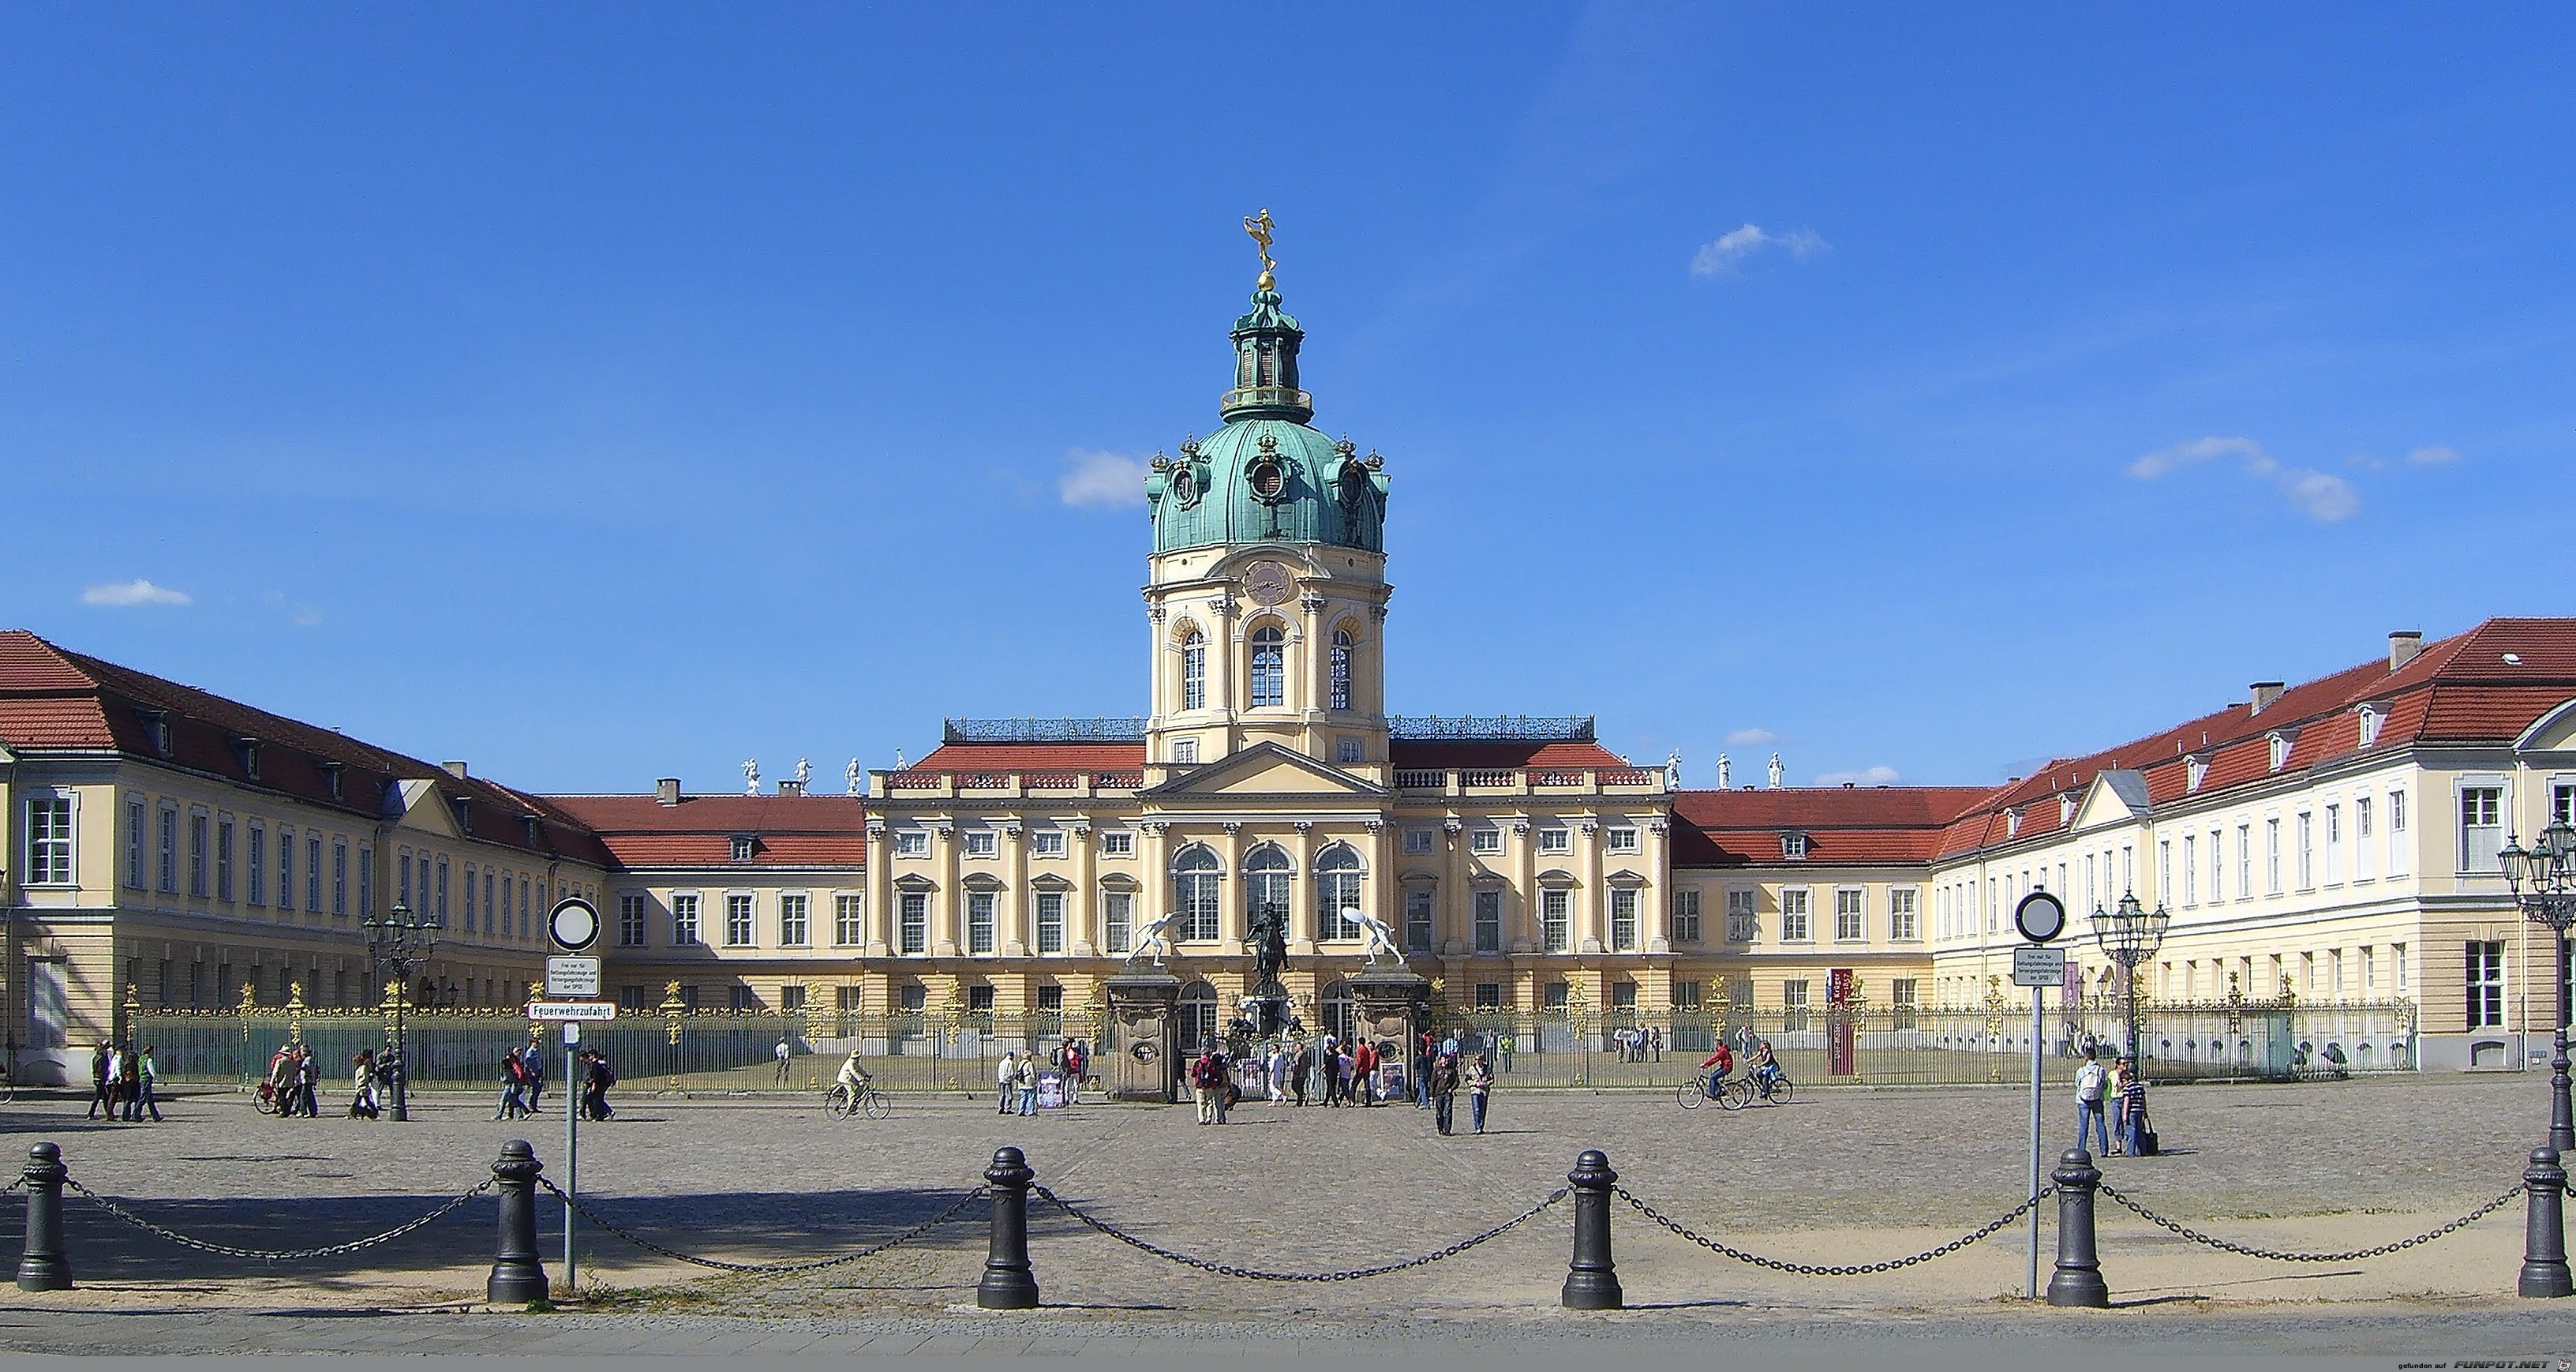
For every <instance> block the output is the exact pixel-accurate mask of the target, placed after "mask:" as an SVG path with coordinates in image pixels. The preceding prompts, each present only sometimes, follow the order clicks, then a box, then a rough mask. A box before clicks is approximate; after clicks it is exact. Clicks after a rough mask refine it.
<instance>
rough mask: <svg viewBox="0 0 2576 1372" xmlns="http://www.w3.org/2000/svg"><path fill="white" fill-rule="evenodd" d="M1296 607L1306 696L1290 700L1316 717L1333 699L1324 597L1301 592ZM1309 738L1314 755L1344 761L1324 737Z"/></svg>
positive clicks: (1335, 762)
mask: <svg viewBox="0 0 2576 1372" xmlns="http://www.w3.org/2000/svg"><path fill="white" fill-rule="evenodd" d="M1297 609H1298V612H1299V617H1298V621H1297V622H1298V624H1299V626H1300V627H1299V637H1300V638H1302V639H1303V640H1304V645H1305V649H1306V660H1305V662H1303V663H1302V664H1300V665H1302V666H1303V667H1304V668H1305V671H1304V672H1302V673H1300V675H1301V676H1302V677H1303V678H1304V680H1305V683H1306V698H1305V699H1304V700H1292V701H1290V702H1288V703H1289V704H1290V705H1292V706H1294V707H1296V708H1297V709H1298V710H1300V711H1303V712H1304V713H1305V715H1306V717H1307V718H1308V719H1313V718H1314V717H1316V716H1317V715H1320V714H1322V713H1323V712H1324V711H1325V710H1326V709H1327V708H1329V707H1330V706H1331V705H1332V703H1333V690H1332V661H1333V654H1332V651H1331V646H1332V645H1330V644H1328V643H1326V642H1325V641H1324V637H1325V635H1324V598H1323V597H1322V596H1319V595H1305V596H1300V597H1298V599H1297ZM1309 741H1310V743H1312V744H1313V745H1315V756H1317V757H1320V758H1322V759H1323V760H1325V761H1327V762H1330V763H1333V765H1335V766H1340V765H1341V763H1340V760H1339V757H1340V755H1339V754H1337V753H1335V752H1333V751H1332V750H1331V749H1329V748H1325V747H1323V746H1321V743H1322V740H1320V739H1311V738H1310V740H1309Z"/></svg>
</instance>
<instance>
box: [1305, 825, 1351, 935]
mask: <svg viewBox="0 0 2576 1372" xmlns="http://www.w3.org/2000/svg"><path fill="white" fill-rule="evenodd" d="M1359 906H1360V855H1359V854H1358V853H1357V852H1356V851H1354V850H1353V849H1352V848H1351V846H1350V845H1349V844H1347V843H1336V844H1334V845H1333V846H1332V847H1330V848H1327V849H1325V850H1324V851H1323V852H1322V853H1320V854H1318V855H1317V856H1316V858H1315V927H1316V928H1318V929H1321V930H1323V937H1325V938H1358V937H1359V936H1360V922H1359V921H1358V920H1356V919H1353V918H1351V917H1350V916H1348V915H1346V914H1344V913H1342V912H1343V911H1345V910H1356V909H1358V908H1359Z"/></svg>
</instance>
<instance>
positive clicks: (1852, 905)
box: [1834, 887, 1869, 943]
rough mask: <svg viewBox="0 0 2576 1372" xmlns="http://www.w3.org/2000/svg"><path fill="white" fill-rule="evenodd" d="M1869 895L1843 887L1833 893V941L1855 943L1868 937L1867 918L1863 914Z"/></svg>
mask: <svg viewBox="0 0 2576 1372" xmlns="http://www.w3.org/2000/svg"><path fill="white" fill-rule="evenodd" d="M1868 895H1869V893H1868V892H1866V891H1861V890H1856V889H1853V888H1850V887H1845V888H1844V889H1842V890H1839V891H1836V892H1834V939H1835V941H1836V942H1839V943H1855V942H1858V941H1859V940H1861V939H1865V938H1867V937H1869V928H1868V917H1867V916H1866V915H1865V914H1864V913H1863V912H1864V911H1865V910H1866V909H1867V908H1868V907H1867V904H1866V902H1867V898H1868Z"/></svg>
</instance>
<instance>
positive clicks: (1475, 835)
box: [1467, 829, 1503, 853]
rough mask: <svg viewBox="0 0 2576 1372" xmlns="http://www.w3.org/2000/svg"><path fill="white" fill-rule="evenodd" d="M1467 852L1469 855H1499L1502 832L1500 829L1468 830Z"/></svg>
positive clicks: (1501, 848)
mask: <svg viewBox="0 0 2576 1372" xmlns="http://www.w3.org/2000/svg"><path fill="white" fill-rule="evenodd" d="M1467 851H1468V852H1471V853H1499V852H1501V851H1503V831H1502V830H1500V829H1470V830H1468V831H1467Z"/></svg>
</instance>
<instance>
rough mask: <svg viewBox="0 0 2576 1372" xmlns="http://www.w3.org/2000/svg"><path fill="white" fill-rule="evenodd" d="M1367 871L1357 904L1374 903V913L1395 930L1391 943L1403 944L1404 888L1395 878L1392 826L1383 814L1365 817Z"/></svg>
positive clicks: (1364, 905) (1367, 905) (1368, 904)
mask: <svg viewBox="0 0 2576 1372" xmlns="http://www.w3.org/2000/svg"><path fill="white" fill-rule="evenodd" d="M1364 827H1366V828H1367V830H1368V848H1369V853H1368V862H1369V870H1368V875H1367V876H1366V877H1365V878H1363V881H1364V882H1365V884H1366V888H1367V889H1366V890H1365V891H1364V892H1363V893H1362V900H1361V908H1362V909H1369V908H1372V907H1374V909H1375V910H1376V912H1377V917H1378V918H1379V919H1382V920H1384V921H1386V927H1387V928H1389V929H1392V930H1394V931H1395V946H1396V947H1398V948H1402V947H1403V946H1404V892H1403V891H1402V890H1401V889H1400V888H1399V887H1398V886H1397V885H1396V882H1395V848H1396V840H1395V828H1394V826H1392V825H1390V824H1388V823H1387V822H1386V821H1385V820H1384V819H1383V818H1380V819H1372V820H1369V821H1368V822H1367V823H1366V825H1365V826H1364Z"/></svg>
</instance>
